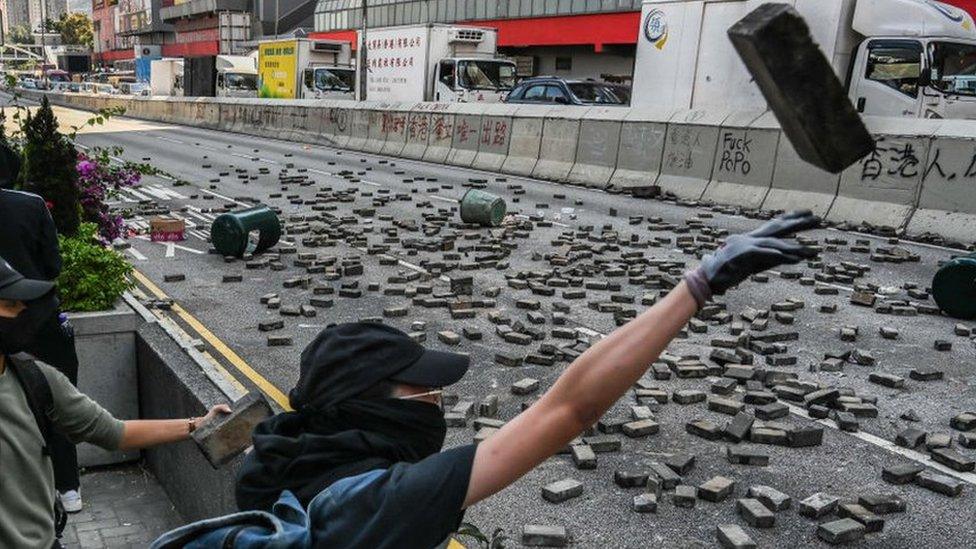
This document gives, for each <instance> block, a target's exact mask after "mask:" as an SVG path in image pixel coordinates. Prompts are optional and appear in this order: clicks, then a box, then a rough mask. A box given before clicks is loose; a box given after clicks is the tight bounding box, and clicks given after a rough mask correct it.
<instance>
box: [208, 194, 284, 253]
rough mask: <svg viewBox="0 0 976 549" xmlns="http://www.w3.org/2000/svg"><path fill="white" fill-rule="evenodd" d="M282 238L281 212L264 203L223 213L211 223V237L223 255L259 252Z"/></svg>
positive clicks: (215, 246)
mask: <svg viewBox="0 0 976 549" xmlns="http://www.w3.org/2000/svg"><path fill="white" fill-rule="evenodd" d="M280 238H281V222H280V221H279V220H278V215H277V214H275V213H274V211H273V210H272V209H271V208H269V207H267V206H264V205H260V206H255V207H254V208H249V209H247V210H241V211H239V212H231V213H226V214H224V215H221V216H220V217H218V218H217V219H215V220H214V222H213V225H212V226H211V227H210V241H211V242H212V243H213V245H214V248H216V249H217V252H218V253H220V254H221V255H224V256H233V257H243V256H244V254H248V253H251V254H258V253H261V252H263V251H265V250H267V249H269V248H271V247H272V246H274V245H275V244H277V243H278V239H280Z"/></svg>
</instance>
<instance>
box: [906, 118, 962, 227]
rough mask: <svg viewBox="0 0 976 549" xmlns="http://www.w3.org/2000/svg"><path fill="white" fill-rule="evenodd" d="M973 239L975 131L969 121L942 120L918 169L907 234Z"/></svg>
mask: <svg viewBox="0 0 976 549" xmlns="http://www.w3.org/2000/svg"><path fill="white" fill-rule="evenodd" d="M922 233H935V234H939V235H942V236H944V237H946V238H949V239H951V240H955V241H957V242H966V243H969V242H974V241H976V133H974V131H973V122H972V121H971V120H942V121H941V124H940V125H939V129H938V133H937V136H936V137H935V138H934V139H933V140H932V142H931V144H930V150H929V155H928V160H927V161H926V163H925V169H924V170H923V172H922V189H921V193H920V194H919V199H918V208H917V209H916V210H915V213H914V214H912V218H911V221H910V222H909V224H908V234H912V235H918V234H922Z"/></svg>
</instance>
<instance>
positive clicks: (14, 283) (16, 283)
mask: <svg viewBox="0 0 976 549" xmlns="http://www.w3.org/2000/svg"><path fill="white" fill-rule="evenodd" d="M53 289H54V283H53V282H48V281H46V280H31V279H29V278H24V275H22V274H20V273H19V272H17V271H16V270H14V268H13V267H11V266H10V263H7V262H6V260H4V259H3V258H0V299H8V300H11V301H31V300H34V299H37V298H39V297H43V296H44V295H46V294H47V293H48V292H50V291H51V290H53Z"/></svg>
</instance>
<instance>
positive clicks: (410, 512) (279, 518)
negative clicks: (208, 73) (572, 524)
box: [153, 212, 819, 549]
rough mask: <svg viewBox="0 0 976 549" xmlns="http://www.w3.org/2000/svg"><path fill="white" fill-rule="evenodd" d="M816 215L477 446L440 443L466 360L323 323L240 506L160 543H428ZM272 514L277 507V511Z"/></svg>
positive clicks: (772, 259) (606, 398) (758, 246)
mask: <svg viewBox="0 0 976 549" xmlns="http://www.w3.org/2000/svg"><path fill="white" fill-rule="evenodd" d="M818 225H819V219H817V218H816V217H814V216H813V215H812V214H811V213H810V212H796V213H793V214H790V215H787V216H783V217H781V218H778V219H776V220H773V221H771V222H769V223H767V224H766V225H763V226H762V227H761V228H759V229H757V230H755V231H753V232H751V233H748V234H744V235H737V236H732V237H730V238H729V239H728V240H727V242H726V244H725V246H724V247H723V248H721V249H720V250H718V251H717V252H716V253H715V254H714V255H710V256H706V257H705V258H704V259H703V260H702V264H701V266H700V267H699V268H698V269H696V270H694V271H692V272H689V273H688V274H687V275H685V278H684V281H683V282H682V283H680V284H679V285H678V286H677V287H676V288H675V289H674V290H673V291H671V292H670V293H669V294H668V295H667V296H666V297H664V298H663V299H661V300H660V301H659V302H658V303H657V304H656V305H654V306H653V307H651V309H649V310H648V311H646V312H644V313H643V314H642V315H640V316H639V317H637V318H636V319H634V320H632V321H631V322H629V323H628V324H626V325H624V326H622V327H620V328H618V329H617V330H615V331H614V332H613V333H612V334H610V335H609V336H607V337H606V338H604V339H603V340H601V341H599V342H598V343H596V344H595V345H593V346H592V347H591V348H590V349H589V350H587V351H586V352H585V353H583V355H582V356H580V357H579V358H577V359H576V360H575V361H574V362H573V363H572V364H571V365H570V366H569V367H568V368H567V369H566V371H565V372H564V373H563V374H562V375H561V376H560V378H559V379H558V380H557V381H556V383H555V384H554V385H553V386H552V388H551V389H550V390H549V391H548V392H546V394H545V395H543V396H542V397H541V398H540V399H539V400H538V401H537V402H536V403H535V404H533V405H532V406H531V407H529V408H528V409H527V410H525V411H524V412H522V413H521V414H519V415H518V416H516V417H515V418H514V419H512V420H511V421H509V422H508V423H506V424H505V426H504V427H502V428H501V429H500V430H498V432H496V433H494V434H492V435H491V436H489V437H488V438H487V439H486V440H484V441H483V442H481V443H480V444H479V445H477V446H474V445H471V446H462V447H460V448H454V449H451V450H446V451H443V452H440V451H439V450H440V447H441V444H442V443H443V441H444V436H445V432H446V428H445V422H444V418H443V414H442V411H441V409H440V407H439V406H437V403H438V402H439V399H438V398H437V395H438V394H439V392H440V389H441V388H443V387H446V386H448V385H451V384H453V383H455V382H456V381H458V380H459V379H461V377H462V376H463V375H464V373H465V371H466V370H467V369H468V359H467V358H466V357H465V356H462V355H456V354H452V353H441V352H437V351H431V350H425V349H424V348H423V347H421V346H420V345H418V344H416V343H414V342H413V341H412V340H411V339H410V338H409V337H408V336H407V335H406V334H404V333H402V332H400V331H399V330H396V329H393V328H390V327H387V326H383V325H379V324H345V325H341V326H336V327H332V328H328V329H326V330H325V331H324V332H322V333H321V334H320V335H319V337H318V338H316V340H315V341H313V342H312V343H311V344H310V345H309V346H308V348H307V349H305V351H304V352H303V353H302V361H301V374H300V377H299V381H298V384H297V386H296V387H295V389H294V390H292V391H291V394H290V395H289V396H290V400H291V405H292V407H293V408H294V409H295V411H294V412H288V413H284V414H280V415H278V416H276V417H274V418H271V419H269V420H267V421H265V422H264V423H263V424H261V425H260V426H259V427H258V428H257V429H256V430H255V432H254V450H253V452H251V454H250V455H249V456H248V457H247V459H246V460H245V463H244V466H243V468H242V469H241V472H240V476H239V478H238V486H237V500H238V504H239V506H240V507H241V508H242V509H243V510H246V511H245V512H242V513H239V514H237V515H231V516H228V517H222V518H218V519H213V520H211V521H205V522H202V523H197V524H192V525H189V526H186V527H184V528H181V529H179V530H176V531H173V532H170V533H169V534H166V535H165V536H163V537H161V538H160V539H159V540H157V542H156V543H155V544H154V545H153V547H154V548H171V547H172V548H175V547H188V548H207V547H214V548H223V547H248V548H250V547H271V546H274V547H291V548H302V547H329V548H331V549H339V548H360V547H362V548H369V549H375V548H391V549H392V548H420V549H427V548H430V547H434V546H436V545H438V544H440V543H442V542H443V541H444V540H445V538H446V537H447V536H449V535H450V534H451V533H452V532H454V531H455V530H456V528H457V527H458V525H459V523H460V520H461V517H462V516H463V513H464V509H467V508H468V507H470V506H471V505H474V504H475V503H477V502H479V501H481V500H483V499H485V498H488V497H489V496H491V495H493V494H495V493H497V492H499V491H500V490H502V489H503V488H505V487H506V486H508V485H510V484H512V483H513V482H515V481H516V480H518V479H519V478H520V477H521V476H523V475H524V474H526V473H528V472H529V471H531V470H532V469H533V468H535V467H537V466H538V465H539V464H541V463H542V462H544V461H545V460H546V459H548V458H549V457H551V456H552V455H554V454H556V453H557V452H559V451H560V450H562V449H563V448H565V447H566V445H567V444H569V443H570V441H572V440H573V439H574V438H575V437H577V436H578V435H579V434H580V433H582V432H583V431H585V430H586V429H588V428H590V427H592V426H593V425H594V424H595V423H596V422H597V420H598V419H600V417H602V416H603V414H604V413H606V411H607V410H608V409H610V407H611V406H612V405H613V404H614V402H616V401H617V400H618V399H619V398H620V397H621V396H623V395H624V394H626V393H627V391H628V390H629V389H630V388H631V387H632V386H633V385H634V383H636V382H637V380H639V379H640V378H641V376H643V375H644V374H645V373H646V372H647V369H648V368H649V366H650V365H651V364H653V363H654V361H655V360H656V359H657V358H658V356H659V355H660V354H661V353H662V352H663V351H664V350H665V348H666V347H667V346H668V344H669V343H670V342H671V340H672V339H673V338H674V337H675V336H676V335H677V334H678V332H680V331H681V329H682V328H683V327H684V326H685V324H686V323H687V322H688V320H689V319H690V318H691V317H692V316H693V315H694V314H695V313H696V312H697V311H698V310H700V309H701V308H702V307H704V305H705V303H706V302H707V301H708V300H709V299H710V298H711V296H712V295H722V294H724V293H725V292H726V291H727V290H728V289H730V288H732V287H734V286H736V285H738V284H739V283H740V282H742V281H744V280H745V279H747V278H748V277H749V276H750V275H752V274H755V273H759V272H762V271H764V270H767V269H770V268H773V267H776V266H778V265H783V264H792V263H798V262H800V261H802V260H804V259H809V258H813V257H815V255H816V252H815V250H814V249H812V248H809V247H807V246H804V245H801V244H798V243H795V242H790V241H787V240H785V239H787V238H789V237H791V236H792V235H794V234H796V233H797V232H800V231H804V230H808V229H811V228H814V227H816V226H818ZM269 511H270V513H273V516H272V515H271V514H269Z"/></svg>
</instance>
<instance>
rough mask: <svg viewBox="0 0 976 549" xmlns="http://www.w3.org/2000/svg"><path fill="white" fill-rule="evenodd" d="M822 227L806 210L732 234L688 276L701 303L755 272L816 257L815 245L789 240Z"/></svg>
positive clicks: (690, 284)
mask: <svg viewBox="0 0 976 549" xmlns="http://www.w3.org/2000/svg"><path fill="white" fill-rule="evenodd" d="M819 226H820V218H819V217H817V216H815V215H813V213H812V212H810V211H808V210H803V211H797V212H792V213H789V214H786V215H783V216H780V217H777V218H776V219H774V220H772V221H769V222H768V223H766V224H765V225H763V226H762V227H759V228H758V229H756V230H754V231H752V232H749V233H746V234H739V235H734V236H730V237H729V238H728V240H726V241H725V245H724V246H722V247H721V248H720V249H719V250H718V251H716V252H715V253H714V254H712V255H707V256H705V257H704V258H702V262H701V266H700V267H698V269H696V270H694V271H691V272H689V273H688V274H686V275H685V281H686V282H687V284H688V287H689V289H690V290H691V293H692V295H694V296H695V300H696V301H698V306H699V307H703V306H704V305H705V303H706V302H707V301H708V300H709V299H711V297H712V296H713V295H723V294H725V292H726V291H727V290H729V289H730V288H733V287H735V286H737V285H738V284H739V283H741V282H743V281H744V280H745V279H747V278H749V277H750V276H752V275H754V274H757V273H761V272H763V271H766V270H768V269H772V268H774V267H778V266H780V265H793V264H796V263H799V262H801V261H803V260H804V259H812V258H814V257H816V256H817V252H816V250H814V249H813V248H811V247H809V246H804V245H802V244H799V243H797V242H793V241H790V240H786V239H787V238H790V237H792V236H794V235H795V234H796V233H799V232H802V231H808V230H810V229H815V228H817V227H819Z"/></svg>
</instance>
